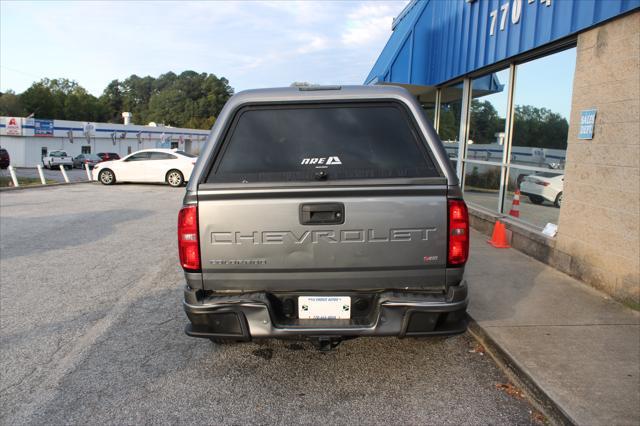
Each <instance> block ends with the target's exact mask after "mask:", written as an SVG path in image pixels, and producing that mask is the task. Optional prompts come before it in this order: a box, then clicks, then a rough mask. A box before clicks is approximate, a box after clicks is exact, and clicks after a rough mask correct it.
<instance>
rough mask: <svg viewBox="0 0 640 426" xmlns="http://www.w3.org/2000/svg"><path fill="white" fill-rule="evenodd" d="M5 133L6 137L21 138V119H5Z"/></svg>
mask: <svg viewBox="0 0 640 426" xmlns="http://www.w3.org/2000/svg"><path fill="white" fill-rule="evenodd" d="M5 133H6V135H7V136H22V118H20V117H7V126H6V132H5Z"/></svg>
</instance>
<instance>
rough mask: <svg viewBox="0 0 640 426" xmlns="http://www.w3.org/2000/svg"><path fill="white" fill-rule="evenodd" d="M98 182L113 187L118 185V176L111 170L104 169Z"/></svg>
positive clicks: (99, 175)
mask: <svg viewBox="0 0 640 426" xmlns="http://www.w3.org/2000/svg"><path fill="white" fill-rule="evenodd" d="M98 180H99V181H100V183H101V184H103V185H113V184H114V183H116V175H115V174H114V173H113V172H112V171H111V170H110V169H104V170H102V171H100V174H98Z"/></svg>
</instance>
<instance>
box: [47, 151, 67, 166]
mask: <svg viewBox="0 0 640 426" xmlns="http://www.w3.org/2000/svg"><path fill="white" fill-rule="evenodd" d="M42 165H43V166H44V167H46V168H48V169H53V168H58V167H60V165H62V166H63V167H64V168H66V169H72V168H73V157H71V156H70V155H67V153H66V151H51V152H50V153H49V155H47V156H45V157H42Z"/></svg>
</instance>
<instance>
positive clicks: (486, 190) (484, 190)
mask: <svg viewBox="0 0 640 426" xmlns="http://www.w3.org/2000/svg"><path fill="white" fill-rule="evenodd" d="M500 173H501V167H499V166H489V165H484V164H473V163H469V164H467V166H466V169H465V175H464V198H465V200H467V201H471V202H473V203H475V204H479V205H481V206H483V207H486V208H488V209H491V210H496V209H497V208H498V193H499V191H500Z"/></svg>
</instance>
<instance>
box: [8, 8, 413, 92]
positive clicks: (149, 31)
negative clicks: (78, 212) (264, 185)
mask: <svg viewBox="0 0 640 426" xmlns="http://www.w3.org/2000/svg"><path fill="white" fill-rule="evenodd" d="M406 3H407V1H406V0H399V1H374V2H365V1H344V2H328V1H322V2H320V1H317V2H312V1H302V2H289V1H287V2H231V1H220V2H132V1H127V2H104V3H99V2H14V1H5V0H2V1H1V2H0V90H2V91H6V90H7V89H12V90H14V91H15V92H17V93H20V92H22V91H24V90H25V89H26V88H28V87H29V86H30V85H31V83H32V82H33V81H37V80H40V79H41V78H44V77H48V78H56V77H64V78H69V79H73V80H76V81H77V82H78V83H79V84H80V85H81V86H83V87H85V88H86V89H87V90H89V91H90V92H91V93H93V94H94V95H96V96H98V95H100V94H101V93H102V90H103V89H104V88H105V86H106V85H107V84H108V83H109V82H110V81H111V80H113V79H116V78H117V79H124V78H126V77H128V76H129V75H131V74H137V75H138V76H146V75H151V76H158V75H159V74H162V73H164V72H167V71H173V72H176V73H180V72H181V71H184V70H194V71H197V72H209V73H214V74H216V75H217V76H224V77H226V78H228V79H229V81H230V84H231V86H232V87H234V88H235V89H236V90H237V91H238V90H243V89H249V88H255V87H268V86H288V85H289V84H290V83H291V82H293V81H309V82H313V83H325V84H328V83H341V84H348V83H352V84H361V83H362V82H363V81H364V79H365V77H366V76H367V74H368V72H369V70H370V69H371V67H372V66H373V63H374V61H375V60H376V58H377V56H378V54H379V53H380V51H381V50H382V48H383V47H384V45H385V43H386V41H387V39H388V38H389V36H390V35H391V22H392V20H393V17H395V16H396V15H397V14H398V13H399V12H400V11H401V10H402V9H403V8H404V6H405V5H406Z"/></svg>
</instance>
